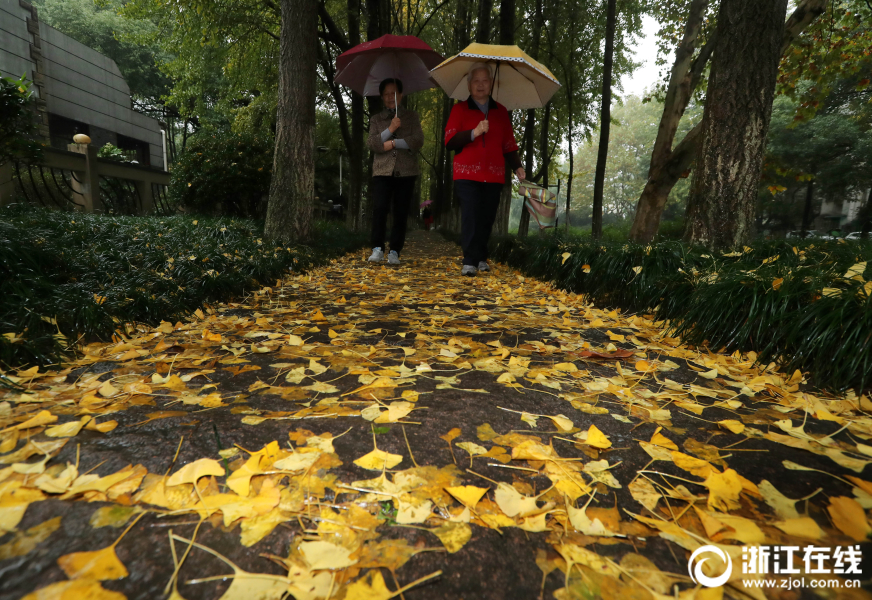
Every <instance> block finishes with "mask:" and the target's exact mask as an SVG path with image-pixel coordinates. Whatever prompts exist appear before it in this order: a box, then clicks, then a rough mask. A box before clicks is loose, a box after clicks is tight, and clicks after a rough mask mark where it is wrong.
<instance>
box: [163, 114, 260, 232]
mask: <svg viewBox="0 0 872 600" xmlns="http://www.w3.org/2000/svg"><path fill="white" fill-rule="evenodd" d="M272 156H273V140H272V139H271V138H269V137H266V136H263V135H254V134H249V133H231V132H215V131H212V132H199V133H197V134H195V135H194V136H193V137H192V138H191V139H190V140H188V144H187V147H186V149H185V152H184V153H183V154H182V155H181V157H180V158H179V159H178V160H177V161H176V162H175V163H174V164H173V167H172V179H171V182H170V188H169V199H170V201H171V202H172V203H174V204H176V205H181V206H184V207H186V208H188V209H190V210H191V211H193V212H197V213H201V214H210V215H227V216H233V217H244V218H245V217H263V216H264V215H265V212H266V197H267V195H268V194H269V183H270V174H271V171H272Z"/></svg>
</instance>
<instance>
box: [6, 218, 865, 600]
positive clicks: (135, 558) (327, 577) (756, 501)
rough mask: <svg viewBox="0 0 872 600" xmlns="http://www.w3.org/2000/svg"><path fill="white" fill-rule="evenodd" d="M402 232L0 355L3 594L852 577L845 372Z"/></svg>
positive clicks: (192, 594)
mask: <svg viewBox="0 0 872 600" xmlns="http://www.w3.org/2000/svg"><path fill="white" fill-rule="evenodd" d="M409 246H410V247H409V248H408V250H407V252H406V253H404V255H403V264H402V265H401V266H400V267H399V268H391V267H388V266H386V265H371V264H368V263H366V262H365V261H364V258H365V257H364V256H362V255H360V254H357V255H349V256H347V257H345V258H344V259H342V260H339V261H336V262H334V263H333V264H331V265H330V266H329V267H327V268H324V269H321V270H319V271H317V272H313V273H311V274H306V275H302V276H296V277H291V278H288V279H286V280H285V281H283V282H278V283H277V285H276V286H275V287H272V288H264V289H262V290H260V291H258V292H257V293H254V294H251V295H250V296H248V297H246V298H244V299H242V300H241V301H240V302H238V303H230V304H226V305H218V306H214V307H210V308H209V309H208V310H207V311H206V312H205V313H203V312H199V311H198V314H196V315H192V316H191V318H190V319H189V320H188V321H187V322H184V323H182V322H180V323H176V324H171V323H164V324H163V325H161V326H160V327H159V328H157V329H151V328H145V327H143V328H141V329H140V330H138V331H134V330H133V329H132V328H130V329H128V331H127V333H126V335H124V336H123V338H122V337H119V338H118V339H117V340H116V341H115V342H114V343H112V344H94V345H90V346H88V347H87V348H86V351H87V353H86V354H85V355H84V356H83V357H82V358H81V359H80V360H78V361H76V362H74V363H70V364H69V365H65V366H64V369H63V370H62V371H60V373H58V372H57V371H50V372H40V371H37V370H30V371H26V372H18V373H12V374H9V375H11V379H13V381H16V382H17V384H18V386H20V389H16V390H12V391H7V392H6V393H5V394H3V395H2V397H0V536H2V537H0V597H2V598H19V597H23V596H26V595H27V594H28V593H31V592H34V591H35V590H41V591H40V592H38V593H37V594H33V595H30V596H27V597H28V598H60V597H62V595H63V594H64V593H68V594H71V595H70V597H93V598H106V599H110V598H122V597H127V598H163V597H167V595H168V594H170V593H171V594H173V596H172V598H175V599H178V598H188V599H190V600H193V599H196V598H223V599H224V600H236V599H245V600H253V599H256V598H264V599H266V598H280V597H282V596H283V594H286V593H288V594H290V597H293V598H297V599H298V600H302V599H310V598H311V599H315V598H326V597H330V598H338V599H339V598H346V599H348V600H353V599H363V598H367V599H375V598H380V599H386V598H389V597H403V598H408V599H409V600H413V599H415V598H446V599H448V598H451V599H457V598H465V599H467V600H471V599H475V598H493V599H502V598H518V599H522V598H525V599H526V598H537V597H542V598H551V597H556V598H558V599H560V600H563V599H568V598H617V597H621V596H623V597H626V598H630V597H632V598H659V597H669V598H673V597H681V598H700V599H703V598H705V599H709V598H719V597H722V596H724V597H736V598H744V597H753V598H762V597H764V596H768V597H778V598H795V597H800V596H807V597H812V596H813V595H814V593H815V591H816V590H813V589H811V588H809V587H807V588H804V589H800V590H798V591H797V590H794V591H792V592H788V591H786V590H783V589H780V588H779V587H775V588H774V589H768V590H766V591H765V593H764V592H763V591H761V590H760V589H758V588H747V587H743V584H742V580H743V579H745V580H748V581H752V580H754V581H761V580H763V579H764V578H766V576H765V575H757V574H747V573H743V572H742V570H743V569H742V568H741V565H742V547H743V545H746V546H757V545H768V546H782V547H783V546H795V547H798V548H799V549H798V550H797V551H796V556H795V557H794V568H795V569H796V570H797V572H796V573H794V574H790V575H783V574H781V575H776V574H772V573H773V569H772V568H770V569H769V572H770V575H769V576H768V579H769V580H771V581H774V582H775V584H773V585H776V586H780V585H781V581H782V580H783V579H785V578H791V577H792V578H794V579H799V578H801V577H803V576H805V577H806V579H807V580H810V579H812V578H815V579H819V580H826V581H827V582H835V583H828V585H829V586H830V589H828V590H826V593H827V594H829V596H828V597H839V596H841V597H853V598H860V597H868V595H867V594H866V592H864V591H862V590H857V589H848V588H846V587H845V586H846V585H850V582H853V581H854V580H859V581H862V582H864V584H865V583H868V580H869V571H870V569H869V567H866V565H865V564H862V561H861V562H860V564H859V566H858V570H859V573H852V572H851V569H853V568H854V567H855V566H856V565H854V563H855V562H857V561H853V562H852V561H851V560H850V558H851V556H854V553H856V552H857V550H856V547H857V546H858V544H859V546H860V549H859V552H860V553H861V554H862V551H863V550H868V549H869V548H868V544H866V543H865V539H866V535H867V533H869V532H870V531H872V527H870V524H869V521H868V520H867V513H866V511H867V510H868V509H870V508H872V482H870V480H872V475H870V474H869V473H866V472H865V471H864V469H865V467H866V466H867V464H868V463H869V462H870V457H872V442H869V440H870V439H872V418H869V417H868V416H867V415H866V411H868V410H872V405H870V404H869V400H868V399H867V398H866V397H861V398H858V397H856V396H855V395H853V394H850V393H849V394H848V395H846V396H844V397H839V398H835V397H828V396H824V395H822V394H820V393H815V392H813V391H812V390H811V388H810V387H808V385H807V384H806V382H805V381H804V380H803V377H802V374H800V373H795V374H783V373H779V372H778V371H777V370H775V369H774V368H770V369H763V368H761V367H760V366H755V365H754V357H753V356H739V355H734V356H727V355H722V354H715V353H711V352H709V351H707V350H705V349H699V348H689V347H686V346H682V345H681V343H680V340H677V339H673V338H670V337H668V336H667V335H666V334H665V333H664V330H663V329H662V328H661V327H658V325H656V324H655V323H652V322H651V321H650V320H649V319H647V318H646V317H645V316H644V315H635V316H633V315H630V316H628V315H623V314H621V313H620V312H617V311H608V310H599V309H596V308H594V307H593V306H590V305H587V304H585V302H584V301H583V299H582V298H578V297H575V296H573V295H570V294H566V293H563V292H560V291H559V290H555V289H553V288H551V287H550V286H549V285H547V284H546V283H543V282H539V281H535V280H531V279H525V278H523V277H521V276H520V275H518V274H517V273H515V272H512V271H510V270H509V269H507V268H505V267H502V266H500V265H495V269H494V271H493V272H491V273H487V274H481V275H480V276H479V277H476V278H473V279H463V278H461V277H460V276H459V268H460V267H459V259H458V253H459V252H458V249H457V248H456V247H455V246H453V245H451V244H448V243H447V242H444V241H443V240H441V238H439V237H437V236H436V234H433V233H430V234H428V233H424V232H416V233H414V234H413V235H412V236H411V240H410V244H409ZM120 335H121V331H119V336H120ZM867 444H868V445H867ZM192 539H195V544H194V545H191V543H190V541H191V540H192ZM707 544H712V545H716V546H717V547H718V548H720V549H722V550H723V551H724V552H726V553H727V554H728V555H730V556H731V557H732V563H733V570H732V576H731V577H730V580H729V582H728V583H727V585H726V586H725V587H722V588H713V589H706V588H697V587H696V586H694V585H693V583H692V582H691V579H690V577H689V576H688V565H687V559H688V556H689V555H690V553H691V552H693V551H694V550H696V549H697V548H699V547H700V546H703V545H707ZM810 545H814V546H816V547H818V548H819V549H820V552H823V553H824V555H825V559H824V560H823V561H822V562H820V561H817V559H815V558H814V557H813V556H812V557H808V556H806V555H805V553H804V551H805V548H806V547H808V546H810ZM820 552H819V555H820ZM867 554H868V552H867ZM716 561H717V559H716V558H715V560H714V561H709V563H711V562H716ZM179 564H180V565H181V566H180V567H176V565H179ZM713 567H714V568H713V570H712V571H708V568H709V566H708V565H706V566H705V568H703V573H705V574H708V575H717V574H719V573H720V572H721V571H722V566H721V564H720V563H718V564H716V565H714V566H713ZM815 568H816V569H817V570H818V571H819V572H818V573H813V572H812V571H809V569H815ZM839 569H841V571H842V573H841V574H836V573H837V571H838V570H839ZM864 569H865V571H866V574H863V571H864ZM846 570H847V571H846ZM820 571H825V573H820ZM234 573H235V578H234V577H233V574H234ZM222 576H226V577H222ZM845 582H849V583H845ZM836 584H838V585H840V586H842V587H841V589H833V586H835V585H836ZM398 587H402V588H404V589H403V591H402V594H399V593H397V592H396V591H394V590H397V589H398ZM76 594H78V595H76ZM88 594H91V595H90V596H89V595H88ZM122 594H123V596H122ZM63 597H67V596H63Z"/></svg>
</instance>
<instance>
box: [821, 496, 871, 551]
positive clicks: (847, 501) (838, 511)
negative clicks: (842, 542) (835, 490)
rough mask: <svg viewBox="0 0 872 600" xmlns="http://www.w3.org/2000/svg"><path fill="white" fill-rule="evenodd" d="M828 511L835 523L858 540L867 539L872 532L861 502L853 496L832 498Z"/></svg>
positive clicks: (849, 535)
mask: <svg viewBox="0 0 872 600" xmlns="http://www.w3.org/2000/svg"><path fill="white" fill-rule="evenodd" d="M827 512H828V513H829V514H830V518H831V519H832V520H833V525H835V526H836V527H838V528H839V531H841V532H842V533H844V534H845V535H847V536H848V537H850V538H851V539H853V540H855V541H857V542H862V541H865V540H866V536H868V535H869V533H870V532H872V527H870V526H869V521H867V520H866V512H865V511H864V510H863V507H862V506H860V503H859V502H857V501H856V500H854V499H853V498H848V497H847V496H837V497H834V498H830V505H829V506H828V507H827Z"/></svg>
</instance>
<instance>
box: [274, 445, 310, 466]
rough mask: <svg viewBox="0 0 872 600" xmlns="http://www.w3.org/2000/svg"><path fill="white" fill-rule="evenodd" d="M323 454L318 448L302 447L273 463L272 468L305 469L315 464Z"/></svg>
mask: <svg viewBox="0 0 872 600" xmlns="http://www.w3.org/2000/svg"><path fill="white" fill-rule="evenodd" d="M320 456H321V452H320V451H319V450H318V449H316V448H311V449H310V448H301V449H299V450H297V451H296V452H294V453H293V454H291V455H290V456H288V457H286V458H282V459H280V460H277V461H276V462H274V463H273V465H272V469H274V470H278V471H304V470H306V469H308V468H309V467H311V466H312V465H313V464H315V461H316V460H318V458H319V457H320Z"/></svg>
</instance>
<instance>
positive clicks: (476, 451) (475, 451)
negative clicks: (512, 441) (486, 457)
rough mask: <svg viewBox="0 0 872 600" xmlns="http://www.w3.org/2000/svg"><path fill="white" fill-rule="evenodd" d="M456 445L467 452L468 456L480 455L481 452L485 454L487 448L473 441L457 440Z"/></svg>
mask: <svg viewBox="0 0 872 600" xmlns="http://www.w3.org/2000/svg"><path fill="white" fill-rule="evenodd" d="M456 446H457V447H458V448H460V449H462V450H466V451H467V452H469V454H470V456H481V455H482V454H487V448H485V447H484V446H479V445H478V444H476V443H475V442H458V443H457V444H456Z"/></svg>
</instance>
